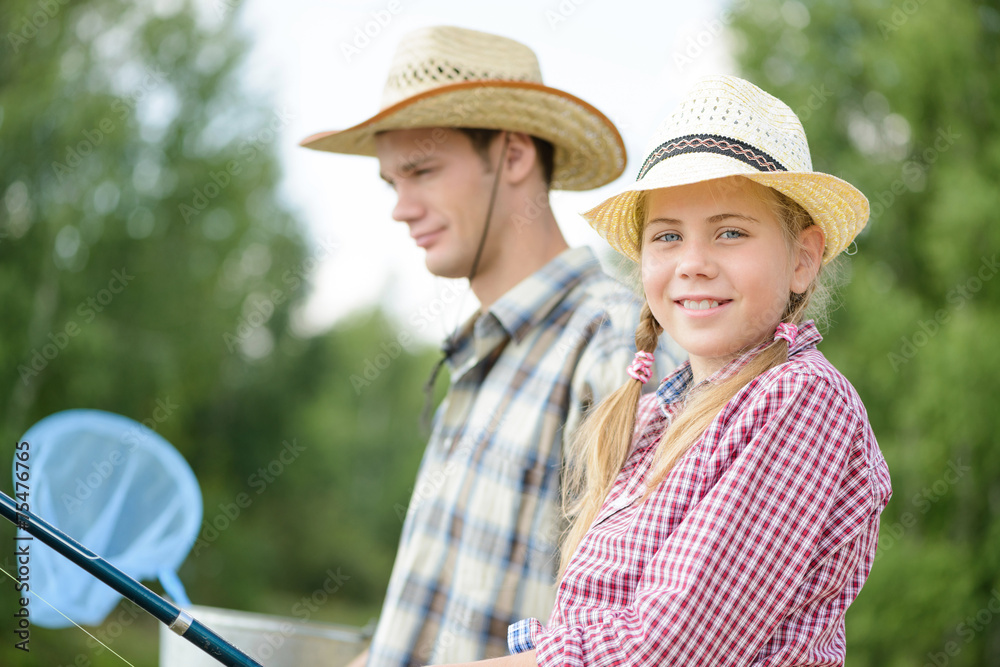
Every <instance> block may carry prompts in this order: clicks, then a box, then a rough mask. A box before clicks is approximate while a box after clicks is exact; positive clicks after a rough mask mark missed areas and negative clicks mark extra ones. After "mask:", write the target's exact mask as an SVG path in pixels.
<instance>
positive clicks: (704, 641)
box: [535, 372, 877, 667]
mask: <svg viewBox="0 0 1000 667" xmlns="http://www.w3.org/2000/svg"><path fill="white" fill-rule="evenodd" d="M864 428H865V427H864V425H863V422H862V418H861V417H859V415H858V414H857V412H856V410H855V409H854V408H853V406H852V405H850V404H848V403H847V402H846V401H845V400H844V399H843V397H842V396H841V395H840V394H839V393H838V392H837V391H836V390H835V389H834V388H833V387H832V386H831V385H830V384H829V383H828V382H827V381H826V380H825V379H824V378H820V377H817V376H815V375H810V374H808V373H795V372H785V373H782V374H778V375H777V377H775V378H774V379H772V380H770V381H769V384H768V386H766V387H763V388H762V389H761V390H760V391H759V392H757V393H755V394H754V395H753V397H752V399H748V403H747V404H745V405H743V406H741V408H740V410H739V411H738V412H736V413H734V416H733V418H732V420H730V421H729V422H728V423H724V424H720V423H719V420H717V422H715V423H713V425H712V426H711V427H710V428H709V430H708V431H706V434H705V436H704V438H705V439H706V440H707V441H708V442H709V445H710V446H708V447H706V448H703V449H702V450H701V452H700V453H699V456H700V457H702V458H701V460H700V461H699V466H700V467H701V474H700V476H699V478H698V479H697V480H695V481H692V482H690V483H692V484H696V485H701V487H702V488H697V489H694V490H693V493H694V495H695V496H696V497H698V498H699V500H698V502H697V503H696V504H694V505H693V506H692V507H691V509H690V511H688V512H687V513H686V514H685V515H684V517H683V519H682V520H681V521H680V522H679V523H678V524H677V525H676V526H674V527H672V529H670V530H666V529H665V528H664V527H663V526H662V525H657V522H658V521H663V519H662V517H664V516H667V515H669V513H670V507H669V500H665V499H667V498H669V496H665V495H663V494H660V493H658V492H657V493H654V495H653V496H652V497H651V498H650V499H649V500H648V501H647V503H661V505H660V506H659V507H657V506H655V505H654V506H652V507H647V509H646V510H645V511H639V510H637V512H639V513H637V514H636V516H637V517H651V518H646V519H645V521H646V523H638V524H635V525H631V524H630V525H628V530H630V531H635V533H634V534H638V535H639V536H640V538H639V539H640V540H648V544H647V545H648V546H649V548H648V549H645V548H642V547H640V549H639V550H640V553H639V554H616V553H611V552H610V551H607V550H606V552H602V545H603V544H604V543H602V541H601V540H600V539H599V538H600V536H599V535H598V536H597V537H593V536H592V537H591V539H590V540H588V539H587V538H585V539H584V542H583V543H582V544H581V548H580V549H579V550H578V551H577V555H576V556H575V557H574V560H577V561H578V562H577V563H576V567H577V568H581V567H582V568H608V567H614V566H615V565H614V564H615V562H616V561H621V560H622V559H626V558H634V557H643V558H645V557H647V556H646V554H649V556H648V558H649V560H648V562H647V564H646V566H645V567H644V568H643V570H642V572H641V577H640V578H639V579H638V581H637V582H636V590H635V595H634V598H632V602H631V603H630V604H628V605H627V606H624V607H622V608H614V606H613V605H612V604H609V610H606V611H604V612H601V613H599V614H590V615H588V616H583V617H579V618H580V619H581V620H579V621H576V620H574V618H573V617H570V618H569V619H564V623H563V624H560V625H557V626H555V627H549V628H548V629H546V630H544V631H542V632H540V633H538V634H537V635H536V637H535V645H536V648H537V654H536V658H537V661H538V664H539V665H546V666H547V665H579V666H582V665H596V664H601V665H650V666H652V665H666V664H678V665H708V664H711V665H715V666H717V667H720V666H725V665H745V664H749V663H750V662H751V661H752V660H753V659H754V656H756V655H758V653H759V652H760V651H761V650H762V648H763V647H764V646H765V645H766V644H767V642H768V641H769V638H772V637H773V636H774V634H775V633H776V632H777V631H778V629H779V627H781V626H782V623H783V622H784V621H785V620H786V619H787V618H788V617H789V616H790V615H794V614H795V613H798V612H799V611H801V610H799V609H797V607H798V606H799V604H800V603H801V598H800V597H797V591H799V590H800V589H801V588H803V587H806V586H808V587H811V589H812V590H813V591H814V592H815V596H814V597H813V598H812V604H814V605H816V604H822V603H821V602H817V600H832V599H839V598H840V597H843V596H844V593H843V589H844V587H845V585H846V584H845V582H849V581H854V580H855V579H856V577H854V578H852V575H853V574H854V572H855V570H857V569H858V568H859V567H860V566H859V564H858V561H859V560H861V559H859V558H854V557H843V554H844V553H845V552H848V553H851V554H853V553H855V550H856V549H857V547H856V545H855V544H854V542H855V541H856V540H857V539H858V535H859V534H860V533H862V532H864V530H865V529H866V527H867V528H868V529H870V527H871V521H870V518H871V515H872V513H873V512H874V511H875V510H874V508H873V500H872V494H871V486H870V484H869V483H868V481H867V480H868V474H869V471H868V470H867V468H866V466H865V465H864V464H863V462H860V463H859V461H857V460H855V459H856V457H855V456H854V455H853V453H856V452H855V447H854V444H853V443H855V441H856V435H857V433H859V432H861V431H862V430H863V429H864ZM862 458H863V456H862ZM686 483H687V482H686ZM670 484H671V477H670V476H668V477H667V479H666V480H664V482H663V483H661V485H660V487H658V491H659V490H660V489H662V488H663V487H664V485H670ZM623 525H624V524H623ZM875 526H876V528H875V529H876V530H877V521H876V524H875ZM595 528H596V529H598V530H599V529H600V524H598V525H597V526H595V527H594V528H592V529H591V532H593V531H594V530H595ZM608 530H610V529H608ZM664 535H666V537H665V538H664V537H663V536H664ZM827 563H834V564H835V566H834V567H832V569H824V567H826V564H827ZM573 567H574V564H573V563H571V564H570V568H571V569H572V568H573ZM865 574H867V571H866V572H865ZM862 579H863V577H862ZM580 581H584V582H585V581H586V576H581V578H580ZM858 587H859V586H858ZM563 594H572V593H567V589H566V585H565V583H564V585H563V589H562V590H561V593H560V595H563ZM578 594H579V595H582V596H584V597H586V598H588V599H590V600H592V601H593V600H595V599H596V600H600V599H601V596H602V594H603V595H607V596H615V595H617V593H616V592H615V591H606V592H604V593H602V592H601V591H594V590H586V591H580V592H579V593H578ZM846 595H847V596H848V597H850V599H851V600H852V599H853V597H854V596H856V595H857V590H856V589H854V590H851V591H848V593H847V594H846ZM607 602H608V603H611V602H613V599H612V598H611V597H609V598H608V600H607ZM849 603H850V600H847V601H846V603H844V604H842V605H838V604H831V605H830V606H829V609H830V610H831V613H833V614H841V616H840V618H841V619H842V614H843V611H844V610H846V606H847V604H849ZM804 625H805V629H804V630H800V632H802V633H803V634H804V636H801V637H797V638H795V639H796V640H797V641H799V644H800V645H801V644H803V643H804V644H806V645H807V644H809V642H816V641H817V638H816V637H810V636H808V635H809V633H810V632H813V633H814V634H815V630H816V628H815V627H812V628H810V627H808V624H804ZM813 657H815V656H813ZM827 657H829V656H827ZM769 664H770V663H769ZM777 664H801V663H800V662H798V661H790V662H784V661H780V660H779V661H778V663H777ZM810 664H812V663H810Z"/></svg>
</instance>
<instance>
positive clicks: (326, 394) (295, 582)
mask: <svg viewBox="0 0 1000 667" xmlns="http://www.w3.org/2000/svg"><path fill="white" fill-rule="evenodd" d="M695 4H696V3H682V2H675V1H673V0H670V1H668V2H656V3H654V2H615V3H612V2H610V0H547V1H546V2H541V3H539V2H528V0H523V1H520V2H511V3H504V5H502V6H500V5H486V4H485V3H469V2H466V3H461V4H460V3H458V2H445V1H443V0H394V1H392V2H389V1H385V2H382V1H367V0H362V1H358V2H350V3H347V2H320V1H319V0H286V1H284V2H281V3H274V2H269V1H267V0H247V1H245V2H240V1H239V0H202V1H199V2H194V3H192V2H190V1H189V0H138V1H136V2H131V1H130V2H125V1H124V0H89V1H84V0H80V1H75V0H74V1H68V0H4V2H3V4H2V6H0V39H2V44H0V303H2V311H0V312H2V317H0V371H2V373H0V415H2V417H3V418H2V421H0V461H12V460H13V455H14V451H15V450H14V445H15V443H16V442H17V440H18V439H19V438H20V437H21V435H23V434H24V432H25V431H26V430H27V429H28V428H29V427H30V426H31V425H32V424H34V423H35V422H37V421H38V420H39V419H41V418H43V417H45V416H46V415H49V414H52V413H54V412H58V411H60V410H65V409H70V408H96V409H102V410H108V411H112V412H116V413H120V414H123V415H126V416H128V417H131V418H133V419H135V420H137V421H140V422H145V423H146V424H147V425H149V426H151V427H152V428H154V429H155V430H156V431H157V432H158V433H160V434H161V435H163V436H164V437H165V438H166V439H167V440H169V441H170V442H171V443H173V444H174V445H175V446H176V447H177V449H178V450H179V451H180V452H181V453H182V455H183V456H184V457H185V458H186V460H187V461H188V462H189V463H190V465H191V467H192V469H193V470H194V472H195V474H196V476H197V478H198V480H199V482H200V484H201V489H202V493H203V496H204V507H205V513H204V524H203V526H204V527H203V530H202V532H201V534H200V536H199V542H198V543H197V544H196V546H195V549H194V550H193V551H192V553H191V555H190V556H189V557H188V559H187V560H186V562H185V564H184V566H183V567H182V569H181V571H180V577H181V579H182V580H183V581H184V583H185V585H186V587H187V590H188V594H189V595H190V597H191V598H192V601H193V602H195V603H196V604H203V605H212V606H218V607H225V608H231V609H239V610H246V611H254V612H262V613H268V614H275V615H280V616H292V617H295V618H297V619H299V620H304V619H306V618H308V619H309V620H318V621H329V622H336V623H346V624H352V625H359V626H360V625H365V624H366V623H368V622H369V621H370V620H371V619H372V618H374V617H375V616H376V615H377V613H378V609H379V605H380V601H381V598H382V594H383V592H384V590H385V586H386V583H387V580H388V575H389V569H390V566H391V563H392V558H393V555H394V552H395V545H396V542H397V539H398V536H399V531H400V528H401V518H402V516H403V513H404V512H405V508H406V503H407V502H408V499H409V496H410V493H411V490H412V483H413V477H414V474H415V470H416V466H417V464H418V462H419V459H420V456H421V452H422V446H423V438H422V436H421V434H420V432H419V429H418V428H417V423H418V418H419V412H420V409H421V405H422V392H421V391H420V387H421V386H422V385H423V382H424V380H425V378H426V376H427V374H428V373H429V371H430V369H431V366H432V365H433V362H434V360H435V359H436V351H435V347H436V342H437V341H438V340H440V339H441V338H442V337H443V336H444V335H445V334H446V333H448V332H449V331H450V330H451V329H452V328H454V326H455V325H456V324H457V323H458V322H459V321H460V320H461V319H462V318H463V317H464V316H465V315H466V314H468V313H469V312H470V311H471V310H472V309H473V308H474V307H475V301H474V298H473V297H472V296H471V294H469V295H466V296H464V297H463V296H462V295H464V294H465V292H466V291H467V287H466V285H464V284H463V282H462V281H442V280H438V279H434V278H432V277H430V276H429V275H428V274H427V272H426V270H425V269H424V268H423V258H422V252H420V251H419V250H418V249H417V248H415V247H413V246H412V242H411V241H410V239H409V237H408V235H407V232H406V229H405V227H404V226H403V225H399V224H397V223H394V222H392V221H391V215H390V212H391V209H392V204H393V198H392V196H391V192H390V191H389V190H388V189H387V187H386V186H384V185H383V184H381V182H380V181H379V179H378V177H377V165H376V163H375V161H374V160H370V159H364V158H352V157H344V156H335V155H329V154H321V153H314V152H311V151H307V150H305V149H302V148H299V147H297V146H296V144H297V142H298V141H299V140H301V139H302V138H303V137H305V136H306V135H308V134H311V133H314V132H318V131H324V130H331V129H341V128H344V127H348V126H350V125H352V124H354V123H356V122H358V121H360V120H362V119H364V118H366V117H367V116H369V115H371V114H373V113H374V112H375V111H376V110H377V107H378V100H379V94H380V90H381V87H382V84H383V82H384V78H385V73H386V71H387V68H388V64H389V61H390V59H391V57H392V53H393V51H394V49H395V46H396V44H397V42H398V40H399V37H400V36H401V35H402V34H404V33H405V32H408V31H409V30H412V29H414V28H416V27H420V26H425V25H431V24H442V23H446V24H453V25H461V26H465V27H470V28H476V29H482V30H488V31H492V32H497V33H499V34H504V35H507V36H509V37H512V38H515V39H518V40H520V41H523V42H525V43H526V44H528V45H529V46H531V47H532V48H533V49H534V50H535V51H536V52H537V53H538V54H539V58H540V61H541V64H542V71H543V75H544V77H545V80H546V82H547V83H549V84H550V85H554V86H556V87H560V88H563V89H565V90H567V91H569V92H572V93H574V94H576V95H578V96H580V97H582V98H584V99H585V100H587V101H589V102H591V103H592V104H594V105H596V106H597V107H598V108H600V109H602V110H603V111H604V112H605V113H607V114H608V116H609V117H610V118H611V119H612V120H614V121H615V122H616V123H617V124H618V126H619V128H620V129H621V131H622V133H623V135H624V137H625V140H626V145H627V147H628V150H629V153H630V159H629V166H628V168H627V170H626V174H625V175H624V176H623V178H627V179H631V178H633V177H634V174H635V171H636V169H637V166H638V164H639V163H640V162H641V160H642V154H643V148H644V146H645V143H646V141H647V139H648V138H649V137H650V136H651V134H652V132H653V130H654V128H655V126H656V124H657V123H658V122H659V121H660V120H661V119H662V118H663V117H665V115H666V113H667V111H668V110H669V109H670V107H671V106H672V104H673V103H674V102H675V101H676V100H677V98H678V97H679V96H680V95H681V94H682V93H683V91H684V89H685V88H686V87H687V86H688V85H689V84H690V82H691V81H693V80H694V79H695V78H696V77H697V76H699V75H701V74H704V73H709V72H722V73H733V74H739V75H741V76H744V77H746V78H749V79H750V80H752V81H754V82H755V83H757V84H758V85H760V86H761V87H763V88H764V89H765V90H767V91H768V92H771V93H772V94H774V95H776V96H777V97H779V98H781V99H782V100H784V101H786V102H787V103H788V104H789V105H790V106H791V107H792V108H793V109H795V110H796V111H797V113H798V114H799V117H800V118H801V120H802V121H803V124H804V125H805V127H806V131H807V134H808V136H809V140H810V145H811V148H812V153H813V163H814V167H815V168H816V169H818V170H821V171H826V172H830V173H833V174H836V175H838V176H841V177H843V178H845V179H847V180H849V181H850V182H852V183H854V184H855V185H857V186H858V187H859V188H860V189H861V190H862V191H863V192H865V193H866V194H867V195H868V197H869V199H870V200H871V204H872V219H871V224H870V225H869V226H868V228H867V229H866V230H865V231H864V232H863V233H862V235H861V236H860V237H859V239H858V241H857V253H856V254H855V255H854V256H853V257H851V258H850V261H849V262H848V264H849V273H850V276H849V277H850V282H849V283H848V284H847V285H846V286H845V287H844V288H843V290H842V291H841V295H840V301H841V305H840V307H839V308H838V309H837V310H836V311H835V312H834V313H833V316H832V318H831V320H832V321H831V326H830V330H829V332H828V333H827V338H826V341H825V342H824V343H823V345H822V349H823V351H824V352H825V353H826V354H827V356H828V357H830V358H831V360H832V361H833V362H834V363H835V364H836V365H837V366H838V367H839V368H840V369H841V370H842V371H843V372H844V373H845V375H847V377H848V378H850V379H851V381H852V382H853V383H854V384H855V386H856V387H857V389H858V391H859V393H860V394H861V396H862V398H863V399H864V401H865V403H866V405H867V407H868V410H869V416H870V418H871V421H872V424H873V426H874V429H875V432H876V434H877V436H878V438H879V442H880V444H881V447H882V450H883V452H884V454H885V457H886V460H887V461H888V463H889V467H890V470H891V473H892V478H893V487H894V490H895V493H894V496H893V500H892V502H891V503H890V505H889V507H888V509H887V510H886V512H885V514H884V515H883V524H882V533H881V538H880V546H879V552H878V560H877V562H876V565H875V567H874V570H873V571H872V574H871V577H870V579H869V581H868V583H867V584H866V586H865V588H864V589H863V591H862V592H861V595H860V597H859V598H858V600H857V602H856V603H855V604H854V605H853V606H852V607H851V609H850V611H849V613H848V620H847V635H848V660H849V663H850V664H852V665H860V666H869V665H871V666H875V665H878V666H892V667H896V666H899V667H903V666H911V665H914V666H923V665H937V666H938V667H940V666H941V665H946V664H947V665H997V664H1000V516H998V514H1000V447H998V446H997V437H996V435H995V431H996V427H997V426H998V424H1000V419H998V410H997V407H996V405H997V404H996V395H997V392H998V390H1000V384H998V381H997V375H998V371H1000V348H998V346H997V344H996V331H997V330H998V329H1000V321H998V320H1000V290H998V283H1000V281H997V280H994V278H995V277H996V275H997V271H998V269H1000V264H998V262H997V252H998V249H1000V227H998V226H997V224H996V220H997V217H998V212H1000V189H998V188H997V185H996V181H997V180H998V177H1000V132H998V116H1000V86H998V85H997V82H998V80H997V74H996V72H997V71H998V66H1000V63H998V56H1000V3H998V2H996V1H995V0H993V1H991V2H975V1H973V0H956V2H951V3H941V2H926V1H925V0H893V1H890V0H866V1H864V2H862V1H860V0H851V1H844V0H815V1H809V0H802V1H801V2H800V1H797V0H787V1H780V0H755V1H754V2H749V1H748V0H736V1H735V2H729V1H726V2H720V1H717V0H716V1H713V2H707V3H700V4H698V6H696V7H695V6H692V5H695ZM609 189H613V188H609ZM602 194H604V191H603V190H602V191H598V192H590V193H574V194H567V193H555V194H554V205H555V207H556V212H557V216H558V217H559V218H560V222H561V225H562V226H563V228H564V231H565V233H566V235H567V237H568V238H570V240H571V242H573V243H574V244H583V243H589V244H594V245H595V247H597V248H600V245H599V241H598V240H597V239H596V237H595V236H593V235H592V233H591V232H590V230H589V228H588V227H587V226H586V224H585V223H584V222H583V221H582V219H580V218H579V217H578V216H577V214H576V213H577V211H579V210H582V209H584V208H586V207H587V206H588V205H590V204H593V203H594V202H596V201H598V200H599V199H600V198H601V196H602ZM601 252H603V249H601ZM404 334H405V335H404ZM401 336H402V339H401ZM401 343H402V344H401ZM444 387H445V381H444V380H439V382H438V391H437V397H438V398H440V396H441V394H442V392H443V389H444ZM290 446H291V447H293V450H294V451H295V452H296V456H295V457H294V458H291V462H289V458H290V457H289V456H288V455H286V456H285V457H284V459H282V458H281V456H282V453H283V452H288V451H292V450H289V447H290ZM0 489H3V490H4V491H5V492H7V493H11V491H12V484H11V478H10V477H9V476H8V475H0ZM239 494H247V495H249V497H250V498H251V500H252V502H251V503H250V504H249V505H248V506H246V507H242V508H241V509H240V511H239V514H238V515H237V516H235V517H233V516H231V514H232V507H233V503H234V499H236V498H237V497H238V496H239ZM227 512H228V513H229V514H227ZM223 519H224V520H223ZM13 536H14V528H13V526H11V525H10V524H7V523H6V522H3V523H2V524H0V563H2V566H3V569H5V570H6V571H7V572H13V571H14V570H15V566H14V559H13V544H14V542H13V540H12V538H13ZM331 582H333V584H334V585H331ZM150 586H151V587H153V588H154V589H155V590H159V589H158V587H157V585H156V584H155V583H151V584H150ZM324 587H325V588H326V590H327V591H330V590H331V589H333V588H335V589H336V590H335V592H333V593H330V594H329V595H327V596H324V597H325V599H324V600H323V602H322V604H313V603H312V602H311V601H312V600H314V599H315V598H314V594H315V592H316V591H317V590H322V589H324ZM17 598H18V595H17V593H16V592H15V590H14V582H12V581H10V580H9V579H7V578H6V577H5V576H4V577H0V664H4V665H8V664H10V665H31V666H34V665H38V666H45V667H50V666H54V665H67V666H68V665H79V666H89V665H95V666H99V665H118V664H121V662H122V661H121V659H120V658H118V657H116V656H114V655H112V654H111V653H110V652H109V651H108V650H107V649H105V648H103V647H101V646H100V645H98V644H97V643H96V642H95V641H94V640H93V639H91V638H89V637H88V636H87V635H85V634H84V633H83V632H81V631H80V630H78V629H76V628H71V629H66V630H46V629H44V628H40V627H32V632H31V642H30V652H29V653H25V652H23V651H20V650H16V649H15V648H14V643H15V641H16V636H15V635H14V634H13V630H14V629H15V623H14V620H13V614H14V613H15V611H16V610H17V609H18V605H17ZM88 630H89V631H90V632H91V633H92V634H94V635H95V636H96V637H98V638H100V639H101V640H102V641H103V642H104V643H105V644H107V645H108V646H109V647H110V648H113V649H114V651H116V652H117V653H119V654H121V656H122V657H124V658H126V659H127V660H128V661H129V662H130V663H131V664H133V665H136V666H137V667H148V666H151V665H155V664H156V663H157V654H156V649H155V645H156V633H157V626H156V623H155V621H153V620H152V619H151V618H149V617H148V616H145V615H144V614H133V613H131V611H130V605H129V603H123V604H122V605H121V608H120V609H119V610H117V611H116V612H113V613H112V615H111V616H110V617H109V621H106V622H105V624H104V625H102V626H99V627H90V628H88Z"/></svg>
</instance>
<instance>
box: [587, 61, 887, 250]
mask: <svg viewBox="0 0 1000 667" xmlns="http://www.w3.org/2000/svg"><path fill="white" fill-rule="evenodd" d="M726 176H744V177H746V178H749V179H750V180H752V181H756V182H758V183H760V184H762V185H766V186H768V187H771V188H774V189H775V190H777V191H779V192H781V193H783V194H785V195H787V196H788V197H790V198H791V199H793V200H794V201H796V202H797V203H798V204H799V205H800V206H802V207H803V208H804V209H805V210H806V211H807V212H808V213H809V215H811V216H812V219H813V221H814V222H815V223H816V224H817V225H819V226H820V228H821V229H822V230H823V232H824V234H825V235H826V248H825V251H824V255H823V262H824V263H826V262H829V261H830V260H831V259H833V258H834V257H836V256H837V255H838V254H840V252H841V251H842V250H844V249H845V248H846V247H847V246H848V245H850V243H851V241H852V240H854V237H855V236H857V235H858V232H860V231H861V229H862V228H863V227H864V226H865V223H866V222H868V200H867V199H866V198H865V196H864V195H863V194H861V193H860V192H859V191H858V190H857V188H855V187H854V186H853V185H851V184H850V183H847V182H845V181H842V180H840V179H839V178H837V177H835V176H831V175H829V174H823V173H820V172H815V171H813V170H812V160H811V159H810V157H809V144H808V143H807V142H806V133H805V130H803V129H802V123H800V122H799V119H798V117H797V116H796V115H795V112H793V111H792V110H791V109H790V108H789V107H788V105H787V104H785V103H784V102H782V101H781V100H779V99H777V98H775V97H772V96H771V95H768V94H767V93H765V92H764V91H763V90H761V89H760V88H758V87H757V86H755V85H753V84H752V83H750V82H749V81H744V80H743V79H738V78H736V77H732V76H711V77H706V78H704V79H701V80H700V81H699V82H698V83H697V84H696V85H695V87H694V89H692V90H691V91H690V92H689V93H688V94H687V95H686V96H685V97H684V99H683V101H682V102H681V103H680V104H679V105H678V106H677V108H676V109H675V110H674V112H673V114H672V115H671V116H670V117H669V118H668V119H667V120H666V122H664V124H663V125H662V126H660V129H659V130H658V131H657V133H656V135H655V136H654V137H653V141H652V142H651V147H650V149H649V150H648V151H647V153H646V158H645V162H643V165H642V167H641V168H640V169H639V176H638V178H637V179H636V182H635V183H634V184H632V185H631V186H630V187H628V188H626V189H625V190H624V191H623V192H620V193H619V194H617V195H614V196H612V197H610V198H609V199H606V200H605V201H604V202H602V203H601V204H599V205H598V206H596V207H594V208H593V209H591V210H590V211H587V212H586V213H584V214H583V216H584V217H585V218H586V219H587V221H588V222H590V224H591V226H593V227H594V229H596V230H597V232H598V233H599V234H600V235H601V236H603V237H604V238H605V239H606V240H607V241H608V243H610V244H611V246H612V247H613V248H614V249H615V250H617V251H618V252H620V253H622V254H623V255H625V256H626V257H629V258H631V259H633V260H635V261H639V255H640V252H639V245H640V244H639V234H640V232H641V230H642V226H643V224H644V223H645V221H644V220H639V219H637V214H636V203H637V202H638V201H639V199H640V197H641V193H642V192H645V191H648V190H656V189H659V188H669V187H673V186H677V185H689V184H691V183H698V182H701V181H707V180H711V179H715V178H724V177H726Z"/></svg>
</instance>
